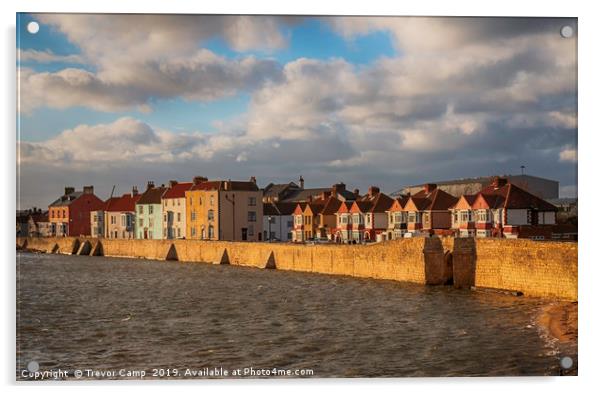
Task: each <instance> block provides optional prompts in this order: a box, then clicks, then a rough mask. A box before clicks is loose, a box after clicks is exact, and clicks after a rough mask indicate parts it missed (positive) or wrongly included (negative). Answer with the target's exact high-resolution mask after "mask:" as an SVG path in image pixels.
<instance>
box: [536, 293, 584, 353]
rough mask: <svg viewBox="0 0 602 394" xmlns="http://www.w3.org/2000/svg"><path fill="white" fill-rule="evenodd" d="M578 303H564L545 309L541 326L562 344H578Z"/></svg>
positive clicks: (540, 321) (541, 318)
mask: <svg viewBox="0 0 602 394" xmlns="http://www.w3.org/2000/svg"><path fill="white" fill-rule="evenodd" d="M577 310H578V305H577V302H562V303H555V304H552V305H548V306H546V307H544V308H543V311H542V313H541V316H540V317H539V320H538V322H539V324H540V325H541V326H542V327H543V328H545V329H546V330H547V332H548V334H549V335H550V336H551V337H553V338H556V339H557V340H558V341H560V342H562V343H571V342H572V343H576V342H577V337H578V324H577V323H578V319H577Z"/></svg>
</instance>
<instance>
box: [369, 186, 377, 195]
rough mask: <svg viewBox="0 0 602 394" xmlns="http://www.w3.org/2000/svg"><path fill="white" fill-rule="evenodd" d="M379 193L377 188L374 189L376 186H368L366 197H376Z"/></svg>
mask: <svg viewBox="0 0 602 394" xmlns="http://www.w3.org/2000/svg"><path fill="white" fill-rule="evenodd" d="M379 192H380V189H379V188H378V187H376V186H370V187H369V188H368V195H369V196H370V197H374V196H376V195H377V194H378V193H379Z"/></svg>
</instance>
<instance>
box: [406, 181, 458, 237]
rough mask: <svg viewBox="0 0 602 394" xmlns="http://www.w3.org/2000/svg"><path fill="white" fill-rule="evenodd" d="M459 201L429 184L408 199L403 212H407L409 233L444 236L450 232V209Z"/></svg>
mask: <svg viewBox="0 0 602 394" xmlns="http://www.w3.org/2000/svg"><path fill="white" fill-rule="evenodd" d="M457 201H458V199H457V198H456V197H454V196H452V195H451V194H449V193H447V192H445V191H443V190H441V189H439V188H437V185H435V184H432V183H429V184H426V185H424V187H423V189H422V190H421V191H420V192H418V193H415V194H413V195H412V196H410V197H409V198H408V201H407V203H406V204H405V206H404V208H403V210H404V211H405V212H407V221H408V222H407V231H408V232H410V233H412V234H415V235H420V234H429V235H430V234H443V235H447V233H449V232H450V228H451V224H452V219H451V214H450V208H451V207H453V206H454V205H455V204H456V203H457Z"/></svg>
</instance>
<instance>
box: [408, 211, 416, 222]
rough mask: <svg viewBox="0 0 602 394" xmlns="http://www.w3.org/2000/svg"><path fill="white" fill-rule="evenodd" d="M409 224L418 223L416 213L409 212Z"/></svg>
mask: <svg viewBox="0 0 602 394" xmlns="http://www.w3.org/2000/svg"><path fill="white" fill-rule="evenodd" d="M408 223H418V221H417V220H416V212H408Z"/></svg>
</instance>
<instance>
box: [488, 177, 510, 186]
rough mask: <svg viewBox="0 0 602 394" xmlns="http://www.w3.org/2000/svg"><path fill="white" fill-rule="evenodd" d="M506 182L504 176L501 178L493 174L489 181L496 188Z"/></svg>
mask: <svg viewBox="0 0 602 394" xmlns="http://www.w3.org/2000/svg"><path fill="white" fill-rule="evenodd" d="M506 183H508V179H506V178H501V177H499V176H494V177H493V182H491V185H492V186H493V187H495V188H496V189H498V188H500V187H503V186H504V185H505V184H506Z"/></svg>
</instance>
